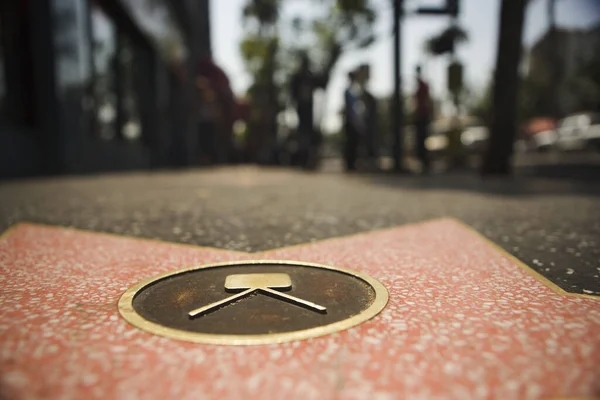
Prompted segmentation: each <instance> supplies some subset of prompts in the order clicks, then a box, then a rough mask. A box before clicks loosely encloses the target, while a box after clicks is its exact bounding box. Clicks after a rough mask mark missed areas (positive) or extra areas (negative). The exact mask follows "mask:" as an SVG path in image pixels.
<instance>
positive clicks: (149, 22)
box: [0, 0, 211, 177]
mask: <svg viewBox="0 0 600 400" xmlns="http://www.w3.org/2000/svg"><path fill="white" fill-rule="evenodd" d="M208 15H209V13H208V0H189V1H187V0H182V1H176V2H173V1H168V0H20V1H7V2H1V5H0V46H1V47H0V177H17V176H35V175H44V174H52V175H54V174H66V173H76V174H77V173H88V172H99V171H111V170H112V171H114V170H125V169H144V168H160V167H168V166H172V165H189V164H192V163H193V162H194V159H193V158H194V156H193V154H191V152H190V151H189V149H191V148H193V146H194V145H195V140H196V136H197V130H196V124H195V122H194V114H195V112H194V110H195V108H196V107H197V104H195V101H196V99H195V98H194V94H193V92H192V91H191V90H190V89H189V88H190V87H192V85H191V82H193V76H192V74H191V73H190V72H191V71H192V66H193V65H194V62H195V61H196V60H198V59H200V58H201V57H206V56H210V52H211V49H210V35H209V32H210V31H209V29H210V28H209V19H208Z"/></svg>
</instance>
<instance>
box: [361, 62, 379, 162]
mask: <svg viewBox="0 0 600 400" xmlns="http://www.w3.org/2000/svg"><path fill="white" fill-rule="evenodd" d="M358 74H359V76H358V79H359V84H360V86H361V92H362V102H363V104H364V114H363V119H364V129H365V131H364V134H363V137H362V139H363V146H364V150H365V155H366V156H367V158H368V160H369V163H370V164H372V165H371V166H372V167H374V168H377V166H378V159H379V127H378V113H377V99H376V98H375V96H373V94H372V93H371V92H370V91H369V88H368V85H369V81H370V79H371V67H370V66H369V65H368V64H363V65H361V66H360V67H359V72H358Z"/></svg>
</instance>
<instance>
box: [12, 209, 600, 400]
mask: <svg viewBox="0 0 600 400" xmlns="http://www.w3.org/2000/svg"><path fill="white" fill-rule="evenodd" d="M244 259H288V260H295V261H307V262H318V263H322V264H329V265H336V266H340V267H345V268H350V269H354V270H358V271H362V272H365V273H367V274H369V275H371V276H373V277H374V278H376V279H378V280H379V281H380V282H382V283H383V284H384V285H385V286H386V287H387V289H388V290H389V293H390V300H389V303H388V305H387V307H386V308H385V309H384V310H383V312H382V313H381V314H379V315H378V316H377V317H375V318H374V319H372V320H370V321H368V322H365V323H363V324H362V325H359V326H357V327H354V328H351V329H349V330H347V331H343V332H340V333H337V334H333V335H329V336H324V337H320V338H316V339H312V340H308V341H301V342H292V343H285V344H279V345H268V346H251V347H227V346H213V345H199V344H193V343H187V342H180V341H177V340H172V339H167V338H163V337H159V336H155V335H152V334H149V333H146V332H143V331H141V330H138V329H137V328H134V327H133V326H130V325H129V324H127V323H126V322H125V321H124V320H123V319H122V318H121V317H120V316H119V313H118V311H117V306H116V304H117V301H118V299H119V297H120V296H121V294H122V293H123V292H124V291H125V290H126V289H127V288H128V287H130V286H131V285H133V284H135V283H137V282H138V281H140V280H142V279H145V278H148V277H152V276H154V275H157V274H160V273H164V272H168V271H173V270H177V269H181V268H183V267H186V266H192V265H199V264H206V263H211V262H217V261H227V260H244ZM0 269H1V271H2V273H1V274H0V279H1V280H2V286H1V289H0V306H1V308H0V317H1V318H0V374H1V378H0V379H1V380H0V397H2V398H10V399H37V398H60V399H83V398H85V399H113V398H124V399H137V398H143V399H161V400H162V399H212V398H218V399H226V398H232V399H238V398H246V399H250V398H261V399H269V398H274V399H280V398H285V399H438V398H455V399H489V398H497V399H521V398H522V399H538V398H554V397H577V396H588V397H592V396H594V395H596V396H597V395H599V394H600V299H596V298H591V297H590V298H586V297H578V296H569V295H567V294H565V293H561V292H560V291H557V290H553V288H552V287H549V285H546V284H544V282H543V281H542V280H540V279H536V277H535V276H534V275H533V274H531V273H529V272H527V270H526V269H525V268H524V267H523V266H521V265H519V264H518V262H516V261H515V260H514V259H512V258H511V257H509V256H507V255H506V254H504V253H503V252H501V251H500V250H498V249H497V248H495V247H494V246H492V245H490V243H488V242H487V241H486V240H485V239H483V238H482V237H480V236H479V235H478V234H476V233H474V232H472V231H471V230H469V229H467V228H466V227H465V226H463V225H461V224H460V223H458V222H456V221H453V220H436V221H431V222H427V223H421V224H416V225H409V226H404V227H399V228H395V229H389V230H384V231H379V232H371V233H365V234H360V235H354V236H349V237H342V238H336V239H329V240H325V241H322V242H317V243H313V244H306V245H300V246H294V247H290V248H283V249H277V250H272V251H267V252H263V253H259V254H246V253H239V252H233V251H225V250H218V249H209V248H202V247H193V246H182V245H177V244H169V243H161V242H156V241H150V240H141V239H133V238H128V237H118V236H112V235H106V234H98V233H90V232H82V231H76V230H69V229H63V228H53V227H43V226H37V225H29V224H22V225H18V226H17V227H15V228H14V229H12V230H11V231H10V232H9V233H7V234H6V235H4V236H3V237H2V239H0ZM550 286H551V285H550ZM554 289H556V288H554Z"/></svg>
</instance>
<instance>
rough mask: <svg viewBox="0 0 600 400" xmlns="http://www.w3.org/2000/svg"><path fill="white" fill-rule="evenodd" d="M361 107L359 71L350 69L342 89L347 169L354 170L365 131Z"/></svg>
mask: <svg viewBox="0 0 600 400" xmlns="http://www.w3.org/2000/svg"><path fill="white" fill-rule="evenodd" d="M363 108H364V106H363V104H362V89H361V86H360V83H359V71H358V70H354V71H350V72H349V73H348V87H347V88H346V90H345V91H344V133H345V136H346V137H345V140H344V161H345V164H346V170H347V171H354V170H356V159H357V157H358V147H359V145H360V138H361V136H363V134H364V131H365V126H364V125H365V124H364V118H363V114H364V113H363V111H364V110H363Z"/></svg>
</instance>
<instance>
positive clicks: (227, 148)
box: [196, 57, 235, 164]
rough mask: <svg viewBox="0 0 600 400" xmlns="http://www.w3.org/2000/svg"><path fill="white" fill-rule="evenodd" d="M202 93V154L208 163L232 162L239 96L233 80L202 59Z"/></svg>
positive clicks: (198, 78)
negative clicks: (236, 99)
mask: <svg viewBox="0 0 600 400" xmlns="http://www.w3.org/2000/svg"><path fill="white" fill-rule="evenodd" d="M196 88H197V89H198V91H199V93H200V110H199V135H200V137H199V147H200V149H199V151H200V154H201V157H202V158H204V159H205V160H206V162H208V163H213V164H223V163H229V162H231V161H232V158H233V153H234V143H233V122H234V121H233V120H234V117H235V96H234V95H233V91H232V90H231V85H230V82H229V78H228V77H227V75H226V74H225V72H224V71H223V70H222V69H221V68H219V67H218V66H217V65H216V64H215V63H214V62H213V60H212V59H210V58H209V57H205V58H202V59H201V60H200V62H199V63H198V68H197V70H196Z"/></svg>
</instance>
